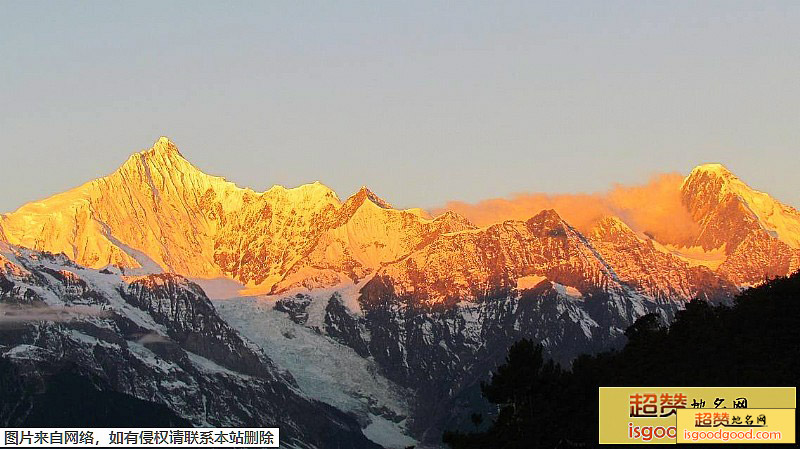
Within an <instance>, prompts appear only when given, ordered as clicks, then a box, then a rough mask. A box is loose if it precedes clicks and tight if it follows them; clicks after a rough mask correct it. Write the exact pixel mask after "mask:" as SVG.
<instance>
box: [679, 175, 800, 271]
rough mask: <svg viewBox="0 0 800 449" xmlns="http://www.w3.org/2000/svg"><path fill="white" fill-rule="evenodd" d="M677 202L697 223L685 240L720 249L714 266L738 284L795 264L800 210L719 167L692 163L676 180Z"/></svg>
mask: <svg viewBox="0 0 800 449" xmlns="http://www.w3.org/2000/svg"><path fill="white" fill-rule="evenodd" d="M681 194H682V196H683V202H684V204H685V205H686V207H687V208H688V210H689V212H690V213H691V214H692V217H693V218H694V219H695V221H697V223H698V224H699V225H700V233H699V235H698V236H697V238H696V239H695V240H693V241H691V242H683V243H685V244H686V246H699V247H701V248H703V249H704V250H709V251H711V250H715V249H717V250H721V251H723V252H724V254H725V256H726V257H725V259H724V261H723V262H722V263H721V265H720V266H719V269H718V272H719V273H720V274H721V275H723V276H725V277H727V278H729V279H730V280H732V281H733V282H735V283H736V284H739V285H748V284H756V283H759V282H763V281H764V280H765V279H768V278H772V277H774V276H778V275H785V274H787V273H792V272H794V271H796V270H797V269H798V268H800V212H798V211H797V210H796V209H794V208H792V207H789V206H786V205H784V204H781V203H780V202H778V201H776V200H775V199H774V198H772V197H770V196H769V195H768V194H766V193H764V192H759V191H757V190H754V189H751V188H750V187H748V186H747V185H746V184H745V183H744V182H742V181H741V180H740V179H739V178H737V177H736V176H734V175H733V173H731V172H730V171H728V170H727V169H726V168H725V167H723V166H722V165H719V164H706V165H701V166H698V167H696V168H695V169H694V170H692V173H691V174H690V175H689V176H688V177H687V178H686V180H685V181H684V182H683V185H682V186H681Z"/></svg>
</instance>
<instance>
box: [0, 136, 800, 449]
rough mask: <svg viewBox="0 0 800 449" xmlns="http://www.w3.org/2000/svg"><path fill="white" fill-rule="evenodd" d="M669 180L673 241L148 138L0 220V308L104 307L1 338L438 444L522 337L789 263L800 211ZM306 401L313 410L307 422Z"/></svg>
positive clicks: (22, 354) (719, 297)
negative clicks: (270, 177)
mask: <svg viewBox="0 0 800 449" xmlns="http://www.w3.org/2000/svg"><path fill="white" fill-rule="evenodd" d="M675 189H676V192H675V193H676V195H679V196H680V201H681V204H682V205H683V207H684V208H685V210H686V212H687V213H688V215H689V216H690V217H691V220H692V222H693V226H694V228H695V229H696V231H695V232H694V233H693V234H692V235H691V237H688V238H685V239H680V240H677V239H676V240H674V241H659V240H657V239H656V238H655V237H654V236H653V235H649V234H648V233H646V232H642V231H641V230H638V229H637V230H635V229H634V228H633V227H632V226H631V225H630V224H629V223H627V222H626V219H625V217H621V216H613V215H606V216H601V217H597V219H596V220H593V221H592V223H591V224H589V225H585V224H581V226H580V227H577V226H573V225H572V224H570V223H568V222H567V221H566V220H564V219H563V218H562V216H560V215H559V213H558V211H557V210H552V209H548V210H532V211H531V213H530V217H529V218H528V219H526V220H505V221H498V222H496V223H493V224H490V225H487V226H481V227H479V226H476V225H474V224H472V223H471V222H470V221H469V220H468V219H466V218H465V217H463V216H461V215H459V214H457V213H455V212H452V211H446V212H444V213H442V214H440V215H437V216H431V215H430V214H429V213H428V212H426V211H424V210H422V209H405V210H400V209H395V208H393V207H392V206H391V205H390V204H389V203H388V202H387V201H385V200H383V199H381V198H380V197H378V196H377V195H376V194H374V193H373V192H371V191H370V190H369V189H367V188H366V187H364V188H362V189H361V190H359V191H358V192H357V193H356V194H354V195H353V196H351V197H349V198H347V199H346V200H344V201H342V200H340V199H339V197H338V196H337V195H336V193H335V192H333V191H332V190H331V189H329V188H328V187H326V186H324V185H323V184H321V183H318V182H315V183H313V184H307V185H303V186H300V187H296V188H285V187H282V186H274V187H272V188H270V189H269V190H267V191H265V192H260V193H259V192H255V191H253V190H250V189H246V188H240V187H237V186H236V185H234V184H233V183H231V182H228V181H226V180H225V179H223V178H221V177H216V176H211V175H207V174H205V173H203V172H201V171H200V170H198V169H197V168H196V167H194V166H193V165H192V164H191V163H190V162H188V161H187V160H186V159H185V158H184V157H183V155H182V154H181V153H180V151H179V150H178V148H177V147H176V146H175V144H174V143H173V142H171V141H170V140H169V139H167V138H163V137H162V138H160V139H159V140H158V141H157V142H156V143H155V144H154V145H153V147H152V148H150V149H148V150H145V151H142V152H139V153H136V154H134V155H133V156H131V157H130V158H129V159H128V160H127V161H126V162H125V163H124V164H123V165H122V166H121V167H120V168H119V169H118V170H117V171H115V172H114V173H112V174H110V175H109V176H106V177H103V178H99V179H96V180H93V181H90V182H88V183H86V184H84V185H82V186H80V187H77V188H75V189H73V190H70V191H67V192H64V193H62V194H58V195H55V196H53V197H50V198H47V199H44V200H41V201H37V202H34V203H30V204H27V205H25V206H23V207H21V208H20V209H18V210H17V211H14V212H11V213H8V214H4V215H2V216H0V240H2V241H3V244H2V245H3V246H2V247H0V254H2V259H0V262H2V270H0V293H1V294H0V305H1V306H3V307H4V309H2V310H0V312H3V313H4V314H5V315H3V316H10V315H8V314H9V313H11V312H9V310H11V309H12V308H13V309H15V310H17V311H16V312H15V313H17V315H22V316H25V314H29V312H28V309H31V308H32V309H31V310H37V311H41V310H49V309H53V308H56V309H57V310H61V309H64V310H67V309H70V312H72V311H74V310H78V309H75V308H76V307H79V306H80V307H88V308H89V309H90V310H95V309H97V308H98V307H100V309H101V310H102V313H99V314H98V313H95V312H92V313H89V314H80V313H77V314H75V313H72V314H71V315H69V316H68V318H69V319H58V320H56V321H52V320H51V321H47V320H46V319H42V318H41V317H39V318H36V319H33V318H31V319H27V320H22V319H19V318H18V319H17V320H16V321H15V322H17V323H19V322H24V326H22V327H23V328H24V329H26V330H25V331H24V332H23V331H19V330H15V331H14V332H11V331H6V330H4V328H0V336H2V339H1V340H0V353H2V354H3V357H4V358H9V359H11V360H12V361H13V362H14V365H15V366H16V368H15V369H18V370H19V371H20V372H23V373H29V374H27V375H28V376H29V377H30V376H33V375H34V374H32V373H34V372H41V373H48V372H56V371H57V370H56V365H59V363H53V362H45V360H52V359H53V356H51V355H47V356H45V355H43V354H44V353H43V352H42V351H50V352H52V351H53V347H62V346H69V347H70V348H73V349H71V350H70V351H66V350H61V351H60V352H59V354H60V355H59V356H58V357H56V358H55V360H65V361H66V360H69V361H70V363H77V364H78V365H79V366H82V367H84V368H85V369H86V370H88V371H91V372H92V373H93V375H94V376H98V377H99V378H102V379H104V382H105V383H104V385H106V387H105V388H108V389H111V390H113V391H115V392H122V393H125V394H129V395H131V396H133V397H134V398H138V399H141V400H148V401H153V402H157V403H159V404H162V405H166V406H167V407H168V408H169V409H170V410H172V412H175V413H176V414H177V415H178V416H180V417H181V418H183V419H187V420H189V421H191V422H193V423H195V424H203V423H211V424H219V423H224V424H242V425H243V424H253V423H255V424H259V425H260V424H264V425H266V424H270V425H273V424H276V423H277V424H280V425H281V426H282V433H281V435H282V436H283V435H284V432H283V427H284V426H285V427H286V428H287V431H286V435H287V438H288V439H287V441H289V442H292V443H293V444H295V445H296V446H297V447H332V446H331V444H330V441H325V440H320V439H315V438H314V437H311V436H309V435H310V433H313V431H311V432H310V431H309V429H311V428H313V426H323V427H324V426H327V427H326V429H327V430H326V431H327V432H329V433H328V434H329V435H333V436H332V438H335V439H338V440H340V441H348V442H350V447H368V446H369V445H370V444H378V445H382V446H385V447H405V446H407V445H412V444H435V443H438V442H439V441H440V435H441V432H442V430H444V429H446V428H451V429H452V428H457V427H458V426H463V425H467V424H466V423H467V421H468V420H467V419H466V416H465V415H464V413H466V411H468V410H470V411H471V410H473V409H474V405H475V403H476V401H479V400H480V395H479V394H478V388H477V386H478V384H479V382H480V381H481V380H485V379H486V376H487V375H488V373H489V372H491V370H492V369H493V368H494V367H496V366H497V364H498V363H500V362H501V361H502V359H503V357H504V356H505V351H506V350H507V348H508V347H509V346H510V345H511V344H512V343H513V342H514V341H517V340H519V339H520V338H531V339H534V340H535V341H539V342H542V344H543V345H544V347H545V350H546V351H547V352H548V355H549V356H550V357H553V358H554V359H556V360H558V361H560V362H562V363H564V364H568V363H569V362H570V360H572V359H573V358H574V357H575V356H577V355H579V354H581V353H585V352H594V351H598V350H601V349H605V348H609V347H614V346H615V345H619V344H620V342H621V341H622V339H624V336H623V331H624V329H625V328H626V327H628V326H629V325H631V324H632V323H633V322H634V321H635V320H636V319H637V318H638V317H640V316H642V315H644V314H646V313H649V312H656V313H658V314H659V315H660V316H661V317H662V319H663V320H664V321H669V320H670V319H671V318H672V317H673V316H674V314H675V312H676V311H677V310H679V309H680V308H682V307H683V305H684V304H685V303H686V301H689V300H691V299H694V298H701V299H704V300H707V301H711V302H727V301H730V300H731V299H732V298H733V296H734V295H735V294H736V293H738V292H739V291H740V290H741V289H743V288H746V287H749V286H753V285H757V284H759V283H762V282H763V281H764V280H767V279H770V278H772V277H775V276H780V275H786V274H789V273H792V272H794V271H796V270H797V269H798V268H800V212H798V211H797V210H795V209H793V208H792V207H789V206H787V205H784V204H781V203H780V202H779V201H777V200H775V199H774V198H772V197H770V196H769V195H768V194H766V193H763V192H759V191H757V190H754V189H752V188H750V187H749V186H748V185H747V184H745V183H744V182H743V181H741V180H740V179H739V178H737V177H736V176H735V175H734V174H733V173H731V172H730V171H729V170H727V169H726V168H725V167H724V166H722V165H719V164H705V165H700V166H698V167H696V168H695V169H694V170H692V171H691V173H689V175H688V176H686V177H685V178H684V179H683V181H682V183H681V184H680V185H676V186H675ZM666 219H669V217H666ZM207 293H208V294H207ZM209 296H211V299H209ZM12 306H13V307H12ZM23 306H24V307H23ZM19 310H24V311H25V312H24V313H23V312H20V311H19ZM59 316H61V315H59ZM1 318H2V317H0V319H1ZM6 320H7V321H9V320H10V319H9V318H7V319H6ZM2 323H3V321H0V324H2ZM17 328H18V326H14V329H17ZM42 329H47V332H44V333H43V332H42ZM43 335H44V336H43ZM142 335H150V336H151V337H148V338H147V339H145V343H142V342H141V341H140V339H141V338H142ZM48 336H49V337H48ZM48 338H50V340H48ZM150 339H152V340H153V341H150ZM54 342H57V343H54ZM98 347H103V348H112V349H104V350H103V351H105V353H104V354H106V355H105V356H103V357H99V356H98V355H97V352H98V350H97V349H96V348H98ZM92 348H94V349H92ZM154 348H155V349H154ZM320 348H325V351H324V353H323V352H320ZM137 351H138V352H137ZM101 352H102V351H101ZM48 354H49V353H48ZM331 357H333V358H335V360H332V359H331ZM111 360H116V361H115V362H113V363H111V362H110V361H111ZM161 363H164V364H166V363H171V364H172V365H170V366H172V367H171V368H169V369H167V370H166V371H165V372H169V373H170V374H159V373H160V372H164V370H163V369H162V367H161V365H160V364H161ZM112 364H116V365H117V366H116V367H113V369H112V366H111V365H112ZM50 365H52V366H50ZM119 366H123V367H129V368H128V369H127V370H126V369H124V368H119ZM34 367H35V369H34ZM209 367H213V368H209ZM159 370H161V371H159ZM209 370H210V371H211V372H212V373H209ZM120 372H123V373H122V374H121V373H120ZM220 372H223V373H226V375H225V376H223V375H219V373H220ZM348 376H353V377H354V378H355V381H348V380H346V379H343V377H348ZM219 377H225V378H226V379H228V380H226V381H224V382H223V381H220V380H219V379H217V378H219ZM122 378H125V379H126V380H122ZM134 379H137V381H138V379H144V380H146V382H144V384H143V385H144V386H143V387H141V388H135V387H134V386H135V385H136V383H135V382H137V381H134ZM165 379H166V380H165ZM240 379H255V380H254V381H251V380H246V381H245V380H240ZM165 382H166V383H169V386H166V385H165ZM254 382H255V383H254ZM40 383H41V382H40ZM256 384H257V385H260V386H259V387H257V388H256V387H254V386H253V385H256ZM254 388H255V389H256V390H258V391H257V392H254V391H253V389H254ZM266 391H269V393H265V392H266ZM210 396H214V397H215V398H216V399H217V400H218V401H223V402H224V401H229V402H225V403H224V404H211V405H209V404H208V402H207V399H202V400H201V399H199V398H200V397H202V398H208V397H210ZM243 396H247V397H246V398H245V397H243ZM261 398H263V399H261ZM269 404H272V405H269ZM275 404H278V406H277V407H276V406H275ZM282 406H285V407H286V412H285V413H284V412H283V411H282V409H281V407H282ZM201 409H202V410H203V412H202V413H201V412H200V410H201ZM256 409H257V410H258V411H259V418H255V417H254V410H256ZM314 414H319V415H320V416H324V417H325V419H324V420H321V421H324V422H321V423H320V422H317V423H314V424H312V423H310V422H305V421H304V419H305V418H304V416H311V415H314ZM0 418H2V415H0ZM0 422H2V421H0ZM277 424H276V425H277ZM316 430H317V429H315V431H316ZM365 435H366V437H367V438H365V437H364V436H365ZM303 445H306V446H303ZM333 447H335V446H333Z"/></svg>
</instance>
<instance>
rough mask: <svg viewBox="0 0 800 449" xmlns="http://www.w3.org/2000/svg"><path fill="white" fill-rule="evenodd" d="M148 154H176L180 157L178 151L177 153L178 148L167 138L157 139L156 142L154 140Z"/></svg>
mask: <svg viewBox="0 0 800 449" xmlns="http://www.w3.org/2000/svg"><path fill="white" fill-rule="evenodd" d="M148 152H151V153H153V154H164V155H169V154H176V153H177V154H179V155H180V151H178V146H177V145H175V143H174V142H173V141H171V140H170V139H169V137H166V136H161V137H159V138H158V140H156V141H155V143H154V144H153V146H152V147H151V148H150V150H148Z"/></svg>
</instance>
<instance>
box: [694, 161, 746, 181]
mask: <svg viewBox="0 0 800 449" xmlns="http://www.w3.org/2000/svg"><path fill="white" fill-rule="evenodd" d="M700 174H707V175H713V176H716V177H719V178H723V179H734V178H736V175H734V174H733V173H732V172H731V171H730V170H728V168H727V167H725V166H724V165H722V164H719V163H711V164H702V165H698V166H697V167H695V168H694V169H692V172H691V173H690V174H689V177H692V176H697V175H700Z"/></svg>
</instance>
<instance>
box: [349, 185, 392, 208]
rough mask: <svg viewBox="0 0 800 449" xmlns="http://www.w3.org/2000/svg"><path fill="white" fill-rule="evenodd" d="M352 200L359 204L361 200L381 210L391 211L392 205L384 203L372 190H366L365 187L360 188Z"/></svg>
mask: <svg viewBox="0 0 800 449" xmlns="http://www.w3.org/2000/svg"><path fill="white" fill-rule="evenodd" d="M354 198H355V199H356V200H358V202H359V203H361V202H363V200H369V201H371V202H372V203H373V204H375V205H376V206H378V207H381V208H383V209H392V205H391V204H389V203H388V202H386V201H384V200H383V199H382V198H381V197H379V196H378V195H376V194H375V193H374V192H373V191H372V190H370V189H369V188H367V186H361V188H360V189H358V192H356V194H355V195H354Z"/></svg>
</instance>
